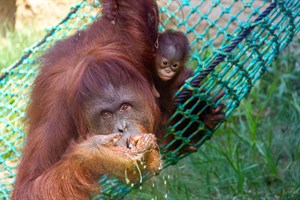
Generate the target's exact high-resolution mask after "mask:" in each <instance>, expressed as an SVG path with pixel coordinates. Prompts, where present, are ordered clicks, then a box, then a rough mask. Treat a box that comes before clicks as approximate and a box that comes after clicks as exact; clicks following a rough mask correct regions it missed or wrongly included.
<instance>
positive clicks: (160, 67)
mask: <svg viewBox="0 0 300 200" xmlns="http://www.w3.org/2000/svg"><path fill="white" fill-rule="evenodd" d="M189 51H190V47H189V41H188V39H187V37H186V36H185V35H184V33H183V32H180V31H173V30H167V31H165V32H164V33H162V34H160V35H159V37H158V48H157V53H156V57H155V67H156V74H155V87H156V89H157V91H158V93H159V94H160V96H159V98H158V101H159V106H160V108H161V111H162V117H163V123H166V122H167V120H168V119H169V117H170V116H171V115H172V114H173V113H174V111H175V105H174V95H175V92H176V91H177V90H178V89H179V88H180V87H181V86H182V85H183V84H184V82H185V80H186V79H188V78H189V77H191V76H193V72H192V71H191V70H189V69H187V68H186V67H185V63H186V61H187V59H188V57H189ZM203 92H205V90H203ZM190 95H192V93H191V94H190ZM223 95H224V91H222V92H220V93H219V94H217V95H216V98H215V100H214V102H216V101H218V100H219V99H220V98H221V97H223ZM189 97H190V96H187V97H186V99H185V100H187V99H189ZM197 101H198V100H197V99H194V100H193V101H191V102H190V103H189V104H188V105H187V106H186V108H187V109H191V108H192V107H193V106H194V105H195V104H196V103H197ZM183 102H184V101H183ZM205 105H206V102H201V103H199V104H198V106H197V107H196V108H194V109H193V112H196V113H197V112H199V111H200V110H201V109H202V108H203V107H204V106H205ZM224 107H225V106H224V104H220V105H219V106H217V107H216V108H212V107H207V108H206V109H205V110H204V111H203V112H202V113H201V114H199V115H198V118H199V120H201V121H203V122H204V124H205V125H206V127H207V128H208V129H213V128H215V127H216V126H217V124H218V123H219V122H220V121H222V120H224V119H225V115H224V114H223V113H222V110H223V109H224ZM192 114H195V113H192ZM181 119H182V117H180V119H178V117H177V118H175V119H173V120H172V121H171V122H169V125H172V124H176V123H177V120H181ZM189 124H190V121H189V120H185V121H184V123H182V124H181V126H177V128H175V131H177V130H183V129H184V128H185V127H186V126H188V125H189ZM197 129H198V124H197V123H194V124H193V126H190V128H189V129H187V130H186V131H185V132H184V133H183V136H184V137H189V136H190V135H191V134H193V133H194V132H195V131H196V130H197ZM161 132H162V134H161V135H160V136H159V137H160V138H164V139H163V140H164V143H165V144H168V143H170V142H171V141H173V140H174V136H173V135H172V134H170V135H168V136H165V135H164V133H163V132H164V130H161ZM202 137H203V134H200V133H198V134H196V135H195V136H194V137H192V139H191V141H190V144H188V145H185V146H184V147H183V148H182V149H181V150H180V152H181V153H184V152H187V151H189V152H191V151H196V150H197V148H196V146H194V144H196V143H197V142H198V141H199V140H200V139H201V138H202ZM180 145H181V141H177V142H175V143H173V145H171V147H170V148H169V149H168V150H174V149H176V148H177V147H178V146H180Z"/></svg>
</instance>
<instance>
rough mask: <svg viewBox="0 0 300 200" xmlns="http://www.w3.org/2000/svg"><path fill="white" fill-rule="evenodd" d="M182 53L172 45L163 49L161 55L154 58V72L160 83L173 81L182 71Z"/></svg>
mask: <svg viewBox="0 0 300 200" xmlns="http://www.w3.org/2000/svg"><path fill="white" fill-rule="evenodd" d="M183 63H184V61H183V58H182V53H181V52H179V50H177V49H176V48H175V47H174V46H173V45H167V46H166V47H163V50H162V52H161V53H159V54H158V55H157V56H156V70H157V74H158V76H159V78H160V79H161V80H162V81H170V80H172V79H174V78H175V77H176V76H177V75H178V74H179V73H180V71H181V70H182V69H183Z"/></svg>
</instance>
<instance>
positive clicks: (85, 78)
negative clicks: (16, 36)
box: [12, 0, 160, 200]
mask: <svg viewBox="0 0 300 200" xmlns="http://www.w3.org/2000/svg"><path fill="white" fill-rule="evenodd" d="M102 4H103V11H102V14H103V16H102V17H101V18H100V19H98V20H97V21H95V22H94V23H93V24H92V25H91V26H89V27H88V28H87V29H86V30H84V31H79V32H77V33H76V34H75V35H73V36H72V37H70V38H68V39H65V40H63V41H59V42H57V43H56V44H55V46H54V47H53V48H52V49H50V50H49V51H48V52H47V53H46V55H44V56H43V57H42V59H41V61H42V64H41V65H42V67H41V71H40V73H39V75H38V77H37V79H36V80H35V82H34V86H33V90H32V93H31V103H30V105H29V108H28V112H27V124H28V132H27V135H26V143H25V146H24V149H23V156H22V159H21V163H20V166H19V169H18V173H17V178H16V182H15V186H14V191H13V195H12V199H13V200H22V199H24V200H25V199H26V200H39V199H41V200H47V199H51V200H58V199H77V200H78V199H79V200H81V199H90V198H91V197H92V195H93V194H94V193H95V192H97V191H98V189H99V185H97V181H98V180H99V179H100V178H101V175H103V174H108V175H115V176H117V177H119V178H120V179H125V178H126V179H127V178H128V179H130V180H135V179H136V178H139V176H140V175H139V173H138V172H139V169H138V168H140V169H141V170H143V169H144V166H141V165H142V163H144V164H145V166H146V167H145V168H146V170H148V171H150V172H157V171H158V169H159V166H160V156H159V153H158V151H157V148H158V145H157V142H156V137H155V136H154V135H153V134H152V133H154V132H155V130H156V128H157V126H158V121H159V119H160V111H159V108H158V106H157V104H156V100H155V95H154V94H153V82H152V78H153V77H152V75H153V71H154V66H155V64H154V62H155V58H154V53H153V52H154V46H155V45H154V44H155V41H156V39H157V24H158V9H157V5H156V3H155V2H154V1H153V0H130V1H129V0H103V1H102Z"/></svg>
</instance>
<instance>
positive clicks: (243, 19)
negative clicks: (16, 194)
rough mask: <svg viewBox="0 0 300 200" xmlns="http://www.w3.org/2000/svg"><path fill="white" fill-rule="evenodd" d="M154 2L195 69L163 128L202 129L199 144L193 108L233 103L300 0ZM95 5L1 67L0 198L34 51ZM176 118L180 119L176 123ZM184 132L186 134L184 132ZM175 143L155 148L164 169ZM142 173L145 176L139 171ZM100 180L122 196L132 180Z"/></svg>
mask: <svg viewBox="0 0 300 200" xmlns="http://www.w3.org/2000/svg"><path fill="white" fill-rule="evenodd" d="M158 4H159V7H160V12H161V18H162V24H161V26H160V31H163V30H164V29H166V28H168V29H170V28H171V29H176V30H181V31H184V32H185V34H186V35H187V36H188V37H189V40H190V43H191V47H192V55H191V58H190V60H189V62H188V63H187V66H192V67H193V68H194V71H195V76H194V77H192V78H191V79H189V80H187V81H186V83H185V84H184V86H183V87H182V88H181V90H180V91H186V90H188V91H190V92H192V97H190V98H189V99H187V100H185V102H183V103H181V104H179V105H178V107H177V110H176V113H175V114H174V115H173V116H172V117H171V120H172V119H173V120H174V119H176V120H177V123H175V124H174V125H173V126H171V127H167V130H168V134H174V135H175V139H174V141H172V142H171V144H172V143H174V142H176V141H181V142H182V144H188V143H189V141H190V140H191V139H193V137H194V136H198V137H199V134H202V135H201V137H200V138H201V139H199V141H198V143H197V146H198V147H199V146H200V145H201V144H202V143H203V142H204V141H206V140H208V139H209V138H210V137H211V136H212V133H213V132H214V130H207V129H205V126H204V124H203V123H202V122H201V121H200V120H199V118H198V116H199V114H200V113H201V112H202V111H203V110H205V108H206V107H207V106H216V105H218V104H219V103H220V102H222V103H224V104H225V105H226V109H225V114H226V117H228V116H229V115H230V113H231V112H232V111H233V110H234V109H235V108H236V107H237V106H238V105H239V103H240V101H241V100H242V99H243V98H244V97H245V96H246V95H247V94H248V93H249V92H250V90H251V87H252V86H253V85H254V84H255V83H256V81H257V80H258V79H259V78H260V77H261V76H262V74H263V73H264V72H265V71H266V70H267V69H268V68H269V67H270V65H271V64H272V61H273V60H274V58H276V57H277V55H278V53H279V52H280V51H282V50H283V48H284V47H286V46H287V45H288V44H289V43H290V42H291V41H292V39H293V38H294V37H295V36H296V34H297V33H298V32H299V30H300V16H299V15H300V1H298V0H285V1H284V0H281V1H280V0H278V1H276V0H274V1H268V0H264V1H255V0H241V1H236V0H235V1H223V0H222V1H221V0H213V1H205V0H181V1H180V0H178V1H173V2H172V1H171V0H165V1H159V2H158ZM100 6H101V5H100V3H99V2H98V1H93V2H92V3H91V2H90V1H88V0H83V1H82V2H80V3H79V4H77V5H76V6H74V7H72V8H71V10H70V13H69V14H68V15H67V17H65V18H64V19H63V20H62V21H61V22H60V23H59V24H58V25H57V26H55V27H53V28H51V29H49V30H48V33H47V35H46V36H45V37H44V38H43V39H42V40H41V41H39V42H38V43H36V44H35V45H33V46H32V47H30V48H28V49H26V50H25V52H24V55H23V56H22V57H21V58H20V60H19V61H17V62H16V63H14V64H13V65H11V66H9V67H7V68H5V69H3V70H2V71H1V73H0V108H1V110H0V116H1V117H0V133H1V134H0V199H9V197H10V193H11V191H12V188H13V182H14V178H15V174H16V167H17V165H18V160H19V158H20V157H21V153H20V152H21V149H22V145H23V142H24V125H23V121H22V120H23V118H24V116H25V113H24V111H25V107H26V105H27V103H28V100H29V98H28V95H29V92H30V85H31V84H32V82H33V80H34V79H35V76H36V75H37V72H38V62H37V59H38V57H39V56H40V55H41V54H43V53H44V52H45V51H46V50H47V49H48V48H49V47H50V46H52V45H53V43H54V42H55V41H57V40H60V39H63V38H65V37H67V36H69V35H71V34H73V33H74V32H75V31H76V30H80V29H84V28H86V27H87V25H88V24H90V23H91V22H92V21H94V20H95V18H97V17H98V15H97V13H98V10H99V7H100ZM200 82H201V84H200ZM200 85H201V86H200ZM204 88H205V90H204ZM222 90H225V91H226V94H225V95H224V96H223V97H222V98H221V99H220V100H219V101H218V102H213V98H214V97H215V96H216V95H217V94H218V93H219V92H220V91H222ZM180 91H178V92H177V100H179V101H180V99H182V92H181V93H180ZM179 93H180V94H179ZM178 95H179V96H178ZM201 102H206V103H205V104H206V105H205V106H204V107H203V109H201V110H200V109H199V104H200V103H201ZM197 106H198V107H197ZM195 109H197V110H195ZM182 124H185V126H184V127H182V126H181V125H182ZM186 124H188V125H186ZM195 127H196V128H195ZM217 127H218V126H217ZM184 132H189V133H192V134H191V135H190V136H189V137H184V136H183V133H184ZM171 144H170V145H171ZM181 147H182V146H179V147H178V148H177V149H175V150H174V151H172V152H166V151H164V150H165V149H164V148H162V149H161V151H162V156H163V159H164V165H163V167H164V168H165V167H167V166H169V165H171V164H174V163H176V162H177V161H178V160H180V159H182V158H183V157H184V156H186V155H184V154H178V152H179V150H180V148H181ZM165 148H167V147H165ZM147 178H149V176H145V177H144V179H147ZM100 182H101V184H102V185H103V189H102V191H101V193H100V194H99V195H98V197H96V198H100V199H122V198H123V197H124V196H125V195H126V194H127V193H129V192H130V191H131V190H132V189H133V188H134V187H138V186H137V185H136V186H134V187H130V186H128V185H124V184H123V183H121V182H120V181H118V180H117V179H112V178H107V177H103V178H102V179H101V181H100Z"/></svg>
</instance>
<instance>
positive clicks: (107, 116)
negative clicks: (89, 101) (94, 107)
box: [101, 111, 112, 119]
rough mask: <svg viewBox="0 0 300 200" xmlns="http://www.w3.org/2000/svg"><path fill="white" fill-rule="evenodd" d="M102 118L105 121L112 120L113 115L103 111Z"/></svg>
mask: <svg viewBox="0 0 300 200" xmlns="http://www.w3.org/2000/svg"><path fill="white" fill-rule="evenodd" d="M101 117H102V118H104V119H107V118H111V117H112V113H111V112H109V111H102V112H101Z"/></svg>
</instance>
